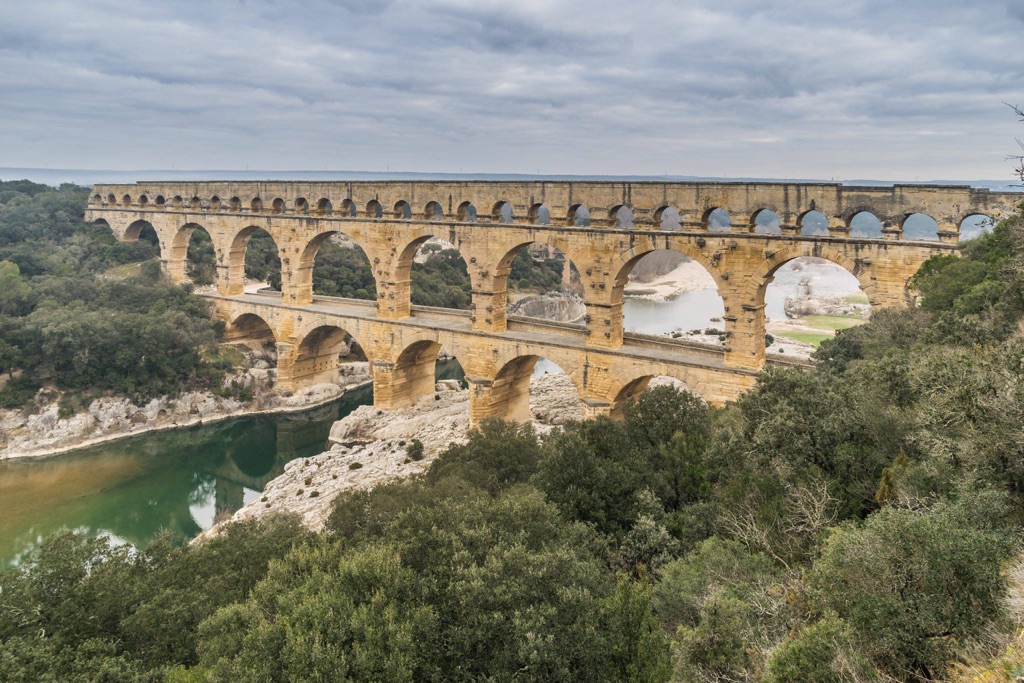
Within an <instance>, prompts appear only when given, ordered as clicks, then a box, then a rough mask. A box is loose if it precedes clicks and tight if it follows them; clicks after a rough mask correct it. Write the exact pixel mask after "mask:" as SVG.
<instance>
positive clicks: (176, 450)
mask: <svg viewBox="0 0 1024 683" xmlns="http://www.w3.org/2000/svg"><path fill="white" fill-rule="evenodd" d="M436 376H437V378H438V379H462V378H463V372H462V367H461V366H460V365H459V363H458V361H455V360H448V361H438V363H437V370H436ZM372 403H373V388H372V387H370V386H368V385H367V386H365V387H360V388H358V389H353V390H351V391H348V392H346V393H345V394H344V395H343V396H342V397H341V398H339V399H338V400H336V401H332V402H331V403H328V404H325V405H322V406H319V407H317V408H311V409H310V410H306V411H303V412H301V413H280V414H276V415H252V416H248V417H239V418H233V419H231V420H225V421H223V422H214V423H211V424H208V425H197V426H194V427H187V428H184V429H175V430H168V431H159V432H150V433H148V434H140V435H137V436H131V437H126V438H124V439H118V440H115V441H111V442H108V443H104V444H99V445H96V446H91V447H89V448H83V449H80V450H76V451H72V452H70V453H66V454H64V455H57V456H53V457H47V458H25V459H13V460H3V461H0V569H5V568H9V567H15V566H18V565H19V564H21V562H22V561H23V559H24V558H25V556H26V554H27V553H29V552H30V551H31V550H32V549H33V548H35V547H36V546H38V545H39V543H40V541H42V540H43V539H44V538H46V537H47V536H49V535H50V534H52V533H54V532H56V531H59V530H61V529H76V530H81V531H83V532H86V533H90V534H95V535H98V536H106V537H108V538H110V539H111V540H112V541H113V542H117V543H131V544H132V545H134V546H136V547H139V548H142V547H145V546H146V544H147V543H148V542H149V541H150V539H152V538H153V537H154V536H155V535H156V534H158V533H160V532H161V531H163V530H165V529H167V530H170V531H171V532H172V533H174V534H175V535H176V536H178V537H179V538H181V539H188V538H192V537H193V536H195V535H196V534H198V533H200V532H201V531H203V530H205V529H208V528H209V527H210V526H212V525H213V522H214V519H215V518H218V517H223V516H227V515H230V514H231V513H233V512H234V511H236V510H238V509H240V508H241V507H243V506H244V505H248V504H249V503H251V502H253V501H254V500H256V499H258V498H259V497H260V493H261V492H262V491H263V487H264V486H266V485H267V483H268V482H269V481H270V480H271V479H273V478H275V477H277V476H278V475H279V474H281V473H282V472H283V471H284V465H285V463H287V462H288V461H290V460H294V459H295V458H305V457H309V456H311V455H316V454H317V453H322V452H323V451H324V450H325V446H326V444H327V437H328V435H329V434H330V431H331V425H333V424H334V422H335V421H336V420H339V419H341V418H342V417H344V416H346V415H348V414H349V413H351V412H352V411H353V410H355V409H356V408H357V407H359V406H361V405H370V404H372Z"/></svg>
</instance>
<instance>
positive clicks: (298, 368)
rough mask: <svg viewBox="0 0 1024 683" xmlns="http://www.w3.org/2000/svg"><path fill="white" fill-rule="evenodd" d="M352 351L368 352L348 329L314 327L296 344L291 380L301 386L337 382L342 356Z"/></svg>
mask: <svg viewBox="0 0 1024 683" xmlns="http://www.w3.org/2000/svg"><path fill="white" fill-rule="evenodd" d="M353 354H360V355H361V354H365V349H364V347H363V346H362V345H360V344H359V343H358V342H357V341H356V340H355V339H354V338H353V336H352V335H351V334H349V333H348V331H346V330H344V329H342V328H340V327H337V326H334V325H320V326H319V327H314V328H313V329H311V330H309V331H308V332H306V333H305V334H304V335H303V336H302V338H301V340H299V342H298V343H297V344H296V345H295V355H294V358H293V359H292V363H291V373H290V375H291V381H292V383H294V384H296V385H298V386H309V385H311V384H334V383H336V382H337V381H338V367H339V365H340V364H341V358H342V356H350V355H353Z"/></svg>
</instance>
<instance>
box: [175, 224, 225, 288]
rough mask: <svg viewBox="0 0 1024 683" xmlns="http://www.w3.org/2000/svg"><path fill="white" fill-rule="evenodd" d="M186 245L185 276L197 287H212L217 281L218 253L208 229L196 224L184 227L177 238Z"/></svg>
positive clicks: (176, 241)
mask: <svg viewBox="0 0 1024 683" xmlns="http://www.w3.org/2000/svg"><path fill="white" fill-rule="evenodd" d="M179 240H183V241H184V243H185V261H186V265H185V275H186V276H187V277H188V278H189V279H190V280H192V282H193V283H194V284H195V285H197V286H200V287H202V286H207V285H212V284H214V283H215V282H216V281H217V251H216V249H215V248H214V246H213V240H212V239H211V238H210V233H208V232H207V231H206V228H204V227H202V226H201V225H196V224H194V223H192V224H189V225H186V226H184V227H183V228H182V229H181V230H179V231H178V235H177V236H176V237H175V251H177V248H178V241H179Z"/></svg>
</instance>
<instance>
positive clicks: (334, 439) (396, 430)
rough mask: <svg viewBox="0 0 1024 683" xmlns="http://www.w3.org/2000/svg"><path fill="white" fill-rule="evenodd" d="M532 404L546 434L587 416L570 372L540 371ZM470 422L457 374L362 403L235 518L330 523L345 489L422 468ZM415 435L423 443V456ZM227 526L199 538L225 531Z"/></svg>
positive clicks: (459, 436) (460, 435) (315, 525)
mask: <svg viewBox="0 0 1024 683" xmlns="http://www.w3.org/2000/svg"><path fill="white" fill-rule="evenodd" d="M530 410H531V412H532V413H533V416H534V425H535V428H536V429H537V431H538V432H540V433H541V434H545V433H547V432H549V431H550V430H551V429H553V428H555V427H556V426H557V425H559V424H564V423H565V422H566V421H568V420H580V419H582V418H583V403H582V402H581V401H580V400H579V398H578V397H577V394H576V387H575V386H574V385H573V383H572V380H571V379H569V377H568V375H565V374H562V373H559V374H545V375H541V376H539V377H535V378H534V379H533V381H532V383H531V392H530ZM468 430H469V392H468V391H466V390H465V389H462V387H461V384H460V383H459V382H458V381H455V380H445V381H442V382H438V383H437V385H436V387H435V393H434V394H433V395H431V396H426V397H424V398H422V399H420V401H419V402H417V403H416V404H415V405H414V406H412V407H410V408H406V409H403V410H392V411H387V412H385V411H381V410H378V409H376V408H374V407H373V406H361V407H359V408H357V409H356V410H355V411H353V412H352V413H351V414H349V415H348V416H346V417H344V418H342V419H341V420H339V421H338V422H336V423H334V427H333V428H332V429H331V437H330V441H331V447H330V450H328V451H326V452H324V453H321V454H319V455H315V456H312V457H309V458H300V459H298V460H293V461H291V462H289V463H288V464H286V465H285V467H284V474H282V475H281V476H279V477H277V478H276V479H274V480H272V481H271V482H270V483H269V484H267V486H266V488H265V489H264V491H263V495H262V496H261V497H260V499H259V500H257V501H255V502H253V503H251V504H249V505H248V506H246V507H244V508H242V509H241V510H239V511H238V512H236V513H235V514H234V516H233V517H232V518H231V521H237V520H244V519H255V518H258V517H262V516H264V515H268V514H274V513H279V512H288V513H295V514H298V515H300V516H301V517H302V519H303V522H304V523H305V524H306V525H307V526H309V527H310V528H312V529H316V530H319V529H322V528H323V526H324V524H325V523H326V522H327V518H328V517H329V516H330V513H331V503H332V502H333V501H334V499H335V498H336V497H337V496H338V494H339V493H341V492H342V491H347V490H350V489H369V488H373V487H374V486H376V485H378V484H380V483H382V482H385V481H388V480H391V479H394V478H397V477H407V476H410V475H413V474H416V473H418V472H422V471H424V470H426V469H427V468H428V467H429V466H430V463H431V462H432V461H433V460H434V459H435V458H436V457H437V456H438V455H439V454H440V453H441V452H442V451H444V449H445V448H447V447H448V446H449V445H450V444H453V443H461V442H463V441H465V439H466V434H467V432H468ZM414 440H418V441H419V443H421V444H422V447H423V448H422V456H420V455H419V454H417V452H416V451H417V450H418V447H414V446H413V442H414ZM416 458H420V459H416ZM219 527H220V524H218V525H216V526H214V527H213V528H211V529H210V530H208V531H206V532H205V533H204V534H202V535H200V536H199V538H205V537H208V536H209V535H211V534H216V533H218V531H217V530H218V529H219Z"/></svg>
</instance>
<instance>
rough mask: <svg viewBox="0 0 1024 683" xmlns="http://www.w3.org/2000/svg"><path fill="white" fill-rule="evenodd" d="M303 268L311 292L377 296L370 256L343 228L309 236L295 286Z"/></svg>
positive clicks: (331, 294) (326, 294)
mask: <svg viewBox="0 0 1024 683" xmlns="http://www.w3.org/2000/svg"><path fill="white" fill-rule="evenodd" d="M303 272H308V273H309V276H310V278H311V280H310V286H311V287H312V290H311V293H312V294H313V295H319V296H338V297H344V298H346V299H364V300H368V301H376V300H377V283H376V280H375V279H374V276H373V267H372V266H371V264H370V259H369V258H367V256H366V252H364V251H363V248H362V247H360V246H359V244H358V243H356V241H355V240H353V239H352V238H351V237H349V236H348V235H346V234H345V233H343V232H328V233H324V234H322V235H318V236H317V237H315V238H313V239H312V240H311V241H310V243H309V244H308V245H306V249H305V250H304V252H303V254H302V256H301V257H300V266H299V275H298V277H299V283H298V286H299V287H301V286H302V284H301V281H302V273H303Z"/></svg>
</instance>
